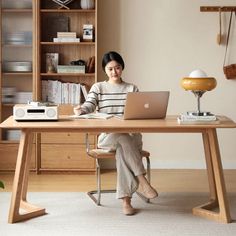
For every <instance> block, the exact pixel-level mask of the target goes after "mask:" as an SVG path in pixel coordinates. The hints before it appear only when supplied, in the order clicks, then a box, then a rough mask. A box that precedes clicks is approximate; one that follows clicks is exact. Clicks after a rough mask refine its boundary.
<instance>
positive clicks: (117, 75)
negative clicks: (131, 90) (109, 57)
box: [105, 61, 122, 83]
mask: <svg viewBox="0 0 236 236" xmlns="http://www.w3.org/2000/svg"><path fill="white" fill-rule="evenodd" d="M105 72H106V74H107V76H108V78H109V82H111V83H120V82H121V74H122V66H121V65H120V64H119V63H117V62H116V61H110V62H108V63H107V65H106V66H105Z"/></svg>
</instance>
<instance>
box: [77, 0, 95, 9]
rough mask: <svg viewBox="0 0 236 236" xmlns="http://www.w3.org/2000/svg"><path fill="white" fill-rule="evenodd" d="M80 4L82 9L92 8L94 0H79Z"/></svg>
mask: <svg viewBox="0 0 236 236" xmlns="http://www.w3.org/2000/svg"><path fill="white" fill-rule="evenodd" d="M80 6H81V8H82V9H94V7H95V1H94V0H81V1H80Z"/></svg>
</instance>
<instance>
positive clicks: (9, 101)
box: [0, 0, 33, 142]
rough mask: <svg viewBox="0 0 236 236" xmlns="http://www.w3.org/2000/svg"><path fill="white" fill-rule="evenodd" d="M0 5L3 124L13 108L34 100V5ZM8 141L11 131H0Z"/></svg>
mask: <svg viewBox="0 0 236 236" xmlns="http://www.w3.org/2000/svg"><path fill="white" fill-rule="evenodd" d="M1 4H2V5H1V17H0V18H1V19H0V20H1V37H0V40H1V53H0V56H1V60H0V61H1V67H0V90H1V91H0V94H1V98H0V103H1V106H0V122H2V121H3V120H5V119H6V118H7V117H8V116H10V115H12V111H13V106H14V104H16V103H27V101H28V100H32V97H33V79H32V78H33V76H32V71H33V57H32V1H31V0H24V1H23V0H19V1H9V0H2V1H1ZM9 137H12V136H11V135H10V136H9V130H7V129H4V130H2V129H1V130H0V142H1V141H3V140H4V141H9ZM10 141H11V138H10Z"/></svg>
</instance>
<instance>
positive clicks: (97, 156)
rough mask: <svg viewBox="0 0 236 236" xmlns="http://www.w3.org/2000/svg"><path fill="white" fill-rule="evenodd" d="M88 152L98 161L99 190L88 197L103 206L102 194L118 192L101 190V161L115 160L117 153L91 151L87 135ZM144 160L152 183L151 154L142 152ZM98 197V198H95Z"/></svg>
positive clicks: (90, 193)
mask: <svg viewBox="0 0 236 236" xmlns="http://www.w3.org/2000/svg"><path fill="white" fill-rule="evenodd" d="M86 152H87V154H88V155H89V156H90V157H91V158H94V159H95V161H96V182H97V190H92V191H89V192H87V194H88V196H89V197H90V198H91V199H92V200H93V201H94V202H95V203H96V204H97V205H99V206H100V205H101V194H102V193H114V192H116V190H115V189H107V190H102V189H101V167H100V161H101V160H104V159H115V152H113V151H107V150H105V149H101V148H97V149H90V144H89V135H88V134H86ZM141 155H142V158H145V160H146V171H147V180H148V182H149V183H150V181H151V173H150V172H151V168H150V158H149V157H150V153H149V152H147V151H144V150H142V151H141ZM137 194H138V196H139V197H140V198H141V199H143V200H144V201H145V202H149V199H148V198H146V197H144V196H143V195H142V194H140V193H138V192H137ZM94 195H97V198H96V197H95V196H94Z"/></svg>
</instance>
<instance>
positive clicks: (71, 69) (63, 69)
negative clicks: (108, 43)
mask: <svg viewBox="0 0 236 236" xmlns="http://www.w3.org/2000/svg"><path fill="white" fill-rule="evenodd" d="M57 73H81V74H85V65H84V66H80V65H58V66H57Z"/></svg>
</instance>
